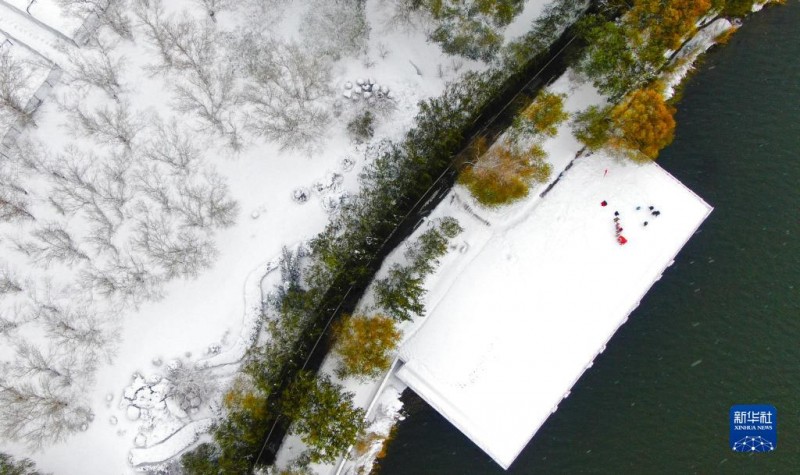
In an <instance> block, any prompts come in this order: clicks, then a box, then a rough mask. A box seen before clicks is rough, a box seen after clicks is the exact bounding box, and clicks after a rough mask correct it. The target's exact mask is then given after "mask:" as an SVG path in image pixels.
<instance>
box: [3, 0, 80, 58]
mask: <svg viewBox="0 0 800 475" xmlns="http://www.w3.org/2000/svg"><path fill="white" fill-rule="evenodd" d="M0 34H2V35H3V36H7V37H8V38H10V39H11V41H12V42H13V43H15V44H19V45H21V46H24V47H25V48H27V49H29V50H31V51H34V52H36V53H38V54H39V55H41V56H42V57H43V58H45V59H47V60H48V61H51V62H53V63H56V64H65V63H66V55H65V54H64V53H63V52H62V50H63V49H65V48H70V47H75V45H74V43H72V42H71V40H69V38H67V37H66V36H64V35H62V34H60V33H58V32H57V31H56V30H53V29H52V28H50V27H48V26H46V25H44V24H42V23H37V22H36V21H35V20H34V19H33V18H31V17H30V16H28V15H27V14H25V13H22V12H20V11H19V10H17V9H16V8H14V7H13V6H11V5H9V4H8V3H6V2H5V1H3V0H0Z"/></svg>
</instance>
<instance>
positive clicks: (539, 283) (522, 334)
mask: <svg viewBox="0 0 800 475" xmlns="http://www.w3.org/2000/svg"><path fill="white" fill-rule="evenodd" d="M606 171H607V172H606ZM603 200H605V201H607V202H608V205H607V206H605V207H602V206H601V202H602V201H603ZM637 206H639V207H640V208H641V209H640V210H638V211H637V210H636V207H637ZM649 206H654V208H655V210H658V211H660V212H661V214H660V215H659V216H657V217H656V216H653V215H652V214H650V213H651V212H650V210H649V209H648V207H649ZM614 211H619V213H620V224H621V225H622V227H623V232H622V235H623V236H625V237H626V238H627V239H628V242H627V244H625V245H620V244H618V242H617V241H616V237H615V228H614V221H613V218H614ZM710 212H711V207H710V206H709V205H708V204H706V203H705V202H704V201H703V200H702V199H700V198H699V197H698V196H697V195H695V194H694V193H693V192H692V191H691V190H689V189H688V188H686V187H685V186H683V185H682V184H681V183H680V182H678V181H677V180H676V179H675V178H673V177H672V176H671V175H670V174H668V173H667V172H666V171H664V170H663V169H662V168H660V167H659V166H657V165H655V164H652V163H651V164H647V165H637V164H633V163H630V162H628V161H625V160H618V159H613V158H609V157H606V156H603V155H600V154H595V155H593V156H590V157H585V158H581V159H578V160H577V161H576V162H575V164H574V166H573V167H572V168H571V169H570V170H568V171H567V172H566V173H565V175H564V177H563V178H562V179H561V181H560V182H558V183H557V184H556V185H555V187H554V188H553V189H552V190H551V191H550V193H549V194H548V195H546V196H545V197H544V198H543V199H542V200H541V201H540V202H539V203H538V204H537V205H536V206H534V207H532V208H531V210H530V211H529V212H528V213H527V215H525V216H524V217H523V219H521V220H519V221H516V222H515V223H512V224H509V225H507V226H506V227H505V228H503V223H497V224H496V225H495V228H494V229H493V236H492V237H491V238H490V240H489V241H488V243H487V244H486V245H485V246H484V247H483V248H481V249H477V250H476V251H475V252H477V253H478V255H476V256H472V258H473V260H472V262H470V263H469V265H468V266H467V267H466V269H465V270H464V272H463V273H462V274H461V275H459V276H457V277H456V278H455V280H454V282H453V283H452V287H451V288H450V289H449V291H448V292H447V294H446V295H445V297H444V298H443V299H442V300H441V301H440V302H439V303H438V305H436V307H435V308H431V309H429V314H428V316H427V317H426V318H427V321H425V322H424V323H423V325H422V326H421V328H420V329H419V330H418V331H417V333H416V334H414V335H413V336H412V337H410V338H409V339H408V340H407V341H406V342H405V343H404V344H403V345H402V346H401V349H400V359H401V361H402V362H403V363H404V365H403V366H402V367H401V368H400V369H399V371H398V373H397V376H398V377H399V378H400V379H401V380H402V381H404V382H405V383H406V384H408V386H409V387H410V388H411V389H413V390H414V391H415V392H416V393H417V394H419V395H420V396H421V397H422V398H423V399H425V400H426V401H427V402H428V403H429V404H430V405H431V406H433V407H434V408H436V409H437V410H438V411H439V412H440V413H441V414H442V415H443V416H444V417H446V418H447V419H448V420H449V421H451V422H452V423H453V424H454V425H455V426H456V427H458V428H459V429H460V430H461V431H462V432H464V434H466V435H467V436H468V437H469V438H470V439H472V440H473V441H474V442H475V443H476V444H477V445H478V446H480V447H481V448H482V449H483V450H484V451H485V452H486V453H487V454H489V455H490V456H491V457H492V458H493V459H494V460H495V461H496V462H497V463H498V464H500V465H501V466H502V467H504V468H508V467H509V466H510V465H511V463H512V462H513V461H514V460H515V459H516V457H517V456H518V455H519V453H520V452H521V451H522V449H523V448H524V447H525V445H527V443H528V441H530V439H531V438H532V437H533V435H534V434H535V433H536V431H537V430H538V429H539V427H541V425H542V424H543V423H544V421H545V420H546V419H547V417H548V416H549V415H550V414H551V413H552V412H554V411H555V410H556V408H557V406H558V404H559V402H560V401H561V399H562V398H563V397H565V395H567V394H568V392H569V390H570V388H571V387H572V386H573V385H574V384H575V382H576V381H577V380H578V378H580V376H581V374H582V373H583V372H584V370H585V369H586V368H587V367H589V366H591V363H592V361H593V360H594V359H595V357H596V355H597V354H598V353H599V352H601V351H603V349H605V344H606V343H607V341H608V340H609V339H610V338H611V336H612V335H613V334H614V333H615V332H616V330H617V328H619V326H620V325H622V324H623V323H624V322H625V321H626V320H627V318H628V315H629V314H630V313H631V312H632V311H633V309H635V308H636V307H637V306H638V304H639V301H640V299H641V298H642V296H643V295H644V294H645V293H646V292H647V291H648V290H649V289H650V287H651V286H652V285H653V284H654V283H655V282H656V281H657V280H658V279H659V278H660V276H661V274H662V272H663V271H664V269H665V268H666V267H667V266H669V265H670V264H671V262H672V260H673V258H674V257H675V255H676V254H677V253H678V252H679V251H680V249H681V248H682V247H683V246H684V244H685V243H686V242H687V240H688V239H689V238H690V237H691V236H692V235H693V234H694V232H695V231H696V230H697V228H698V227H699V226H700V224H701V223H702V222H703V221H704V220H705V219H706V217H707V216H708V215H709V213H710ZM645 221H647V222H648V225H647V226H644V222H645Z"/></svg>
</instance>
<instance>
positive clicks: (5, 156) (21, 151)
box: [0, 135, 46, 174]
mask: <svg viewBox="0 0 800 475" xmlns="http://www.w3.org/2000/svg"><path fill="white" fill-rule="evenodd" d="M45 158H46V154H45V153H44V151H43V147H42V144H41V143H40V142H38V141H36V140H34V139H32V138H31V137H29V136H28V135H22V136H19V137H17V138H16V140H13V141H11V143H7V144H4V145H3V147H2V149H0V169H2V170H3V171H6V172H7V171H8V170H9V169H12V170H14V172H13V173H16V174H19V173H24V172H27V171H42V170H44V169H45V167H44V164H45V163H46V160H45Z"/></svg>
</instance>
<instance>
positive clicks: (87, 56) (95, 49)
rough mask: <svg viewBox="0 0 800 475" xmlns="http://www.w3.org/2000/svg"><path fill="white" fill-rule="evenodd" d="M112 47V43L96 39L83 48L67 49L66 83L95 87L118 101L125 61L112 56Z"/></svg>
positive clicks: (82, 86)
mask: <svg viewBox="0 0 800 475" xmlns="http://www.w3.org/2000/svg"><path fill="white" fill-rule="evenodd" d="M114 47H115V45H114V44H113V43H111V42H109V41H106V40H102V39H101V38H100V37H96V38H93V39H92V41H90V42H89V44H88V45H87V47H85V48H81V49H77V48H69V49H68V50H67V54H68V58H69V65H70V69H69V71H68V74H67V80H66V83H67V84H70V85H74V86H77V87H80V88H89V87H95V88H98V89H100V90H102V91H103V92H105V93H106V94H107V95H108V96H109V97H110V98H112V99H114V100H115V101H116V100H119V96H120V94H122V92H123V91H124V87H123V86H122V78H121V76H122V72H123V65H124V64H125V61H126V60H125V57H124V56H122V55H119V56H118V55H115V54H114Z"/></svg>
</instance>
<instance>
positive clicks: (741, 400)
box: [380, 0, 800, 475]
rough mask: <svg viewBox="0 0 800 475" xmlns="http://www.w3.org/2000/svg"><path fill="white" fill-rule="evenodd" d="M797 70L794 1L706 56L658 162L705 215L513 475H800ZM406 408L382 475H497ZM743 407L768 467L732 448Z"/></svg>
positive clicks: (439, 426) (454, 433)
mask: <svg viewBox="0 0 800 475" xmlns="http://www.w3.org/2000/svg"><path fill="white" fill-rule="evenodd" d="M798 58H800V2H799V1H798V0H789V2H788V4H787V5H785V6H780V7H773V8H769V9H767V10H766V11H763V12H760V13H758V14H756V15H753V16H752V17H750V18H748V19H747V20H746V21H745V24H744V26H743V27H742V28H741V29H740V30H739V31H738V32H737V33H736V34H735V35H734V36H733V38H732V39H731V41H730V43H729V44H728V45H727V46H725V47H722V48H716V49H714V50H713V51H711V52H710V53H709V54H707V55H706V56H705V58H704V60H703V63H702V65H701V66H700V68H699V71H698V72H697V73H696V74H694V75H693V77H691V78H690V80H689V82H688V84H687V86H686V88H685V91H684V95H683V99H682V101H681V102H680V104H679V105H678V113H677V121H678V127H677V131H676V138H675V141H674V143H673V144H672V145H671V146H670V147H668V148H667V149H666V150H664V151H663V153H662V155H661V158H659V163H660V164H661V165H662V166H663V167H664V168H666V169H667V170H668V171H669V172H671V173H672V174H673V175H675V176H676V177H677V178H678V179H680V180H681V181H683V182H684V183H685V184H686V185H687V186H689V187H690V188H691V189H693V190H694V191H695V192H697V193H698V194H699V195H700V196H702V197H703V198H704V199H705V200H706V201H708V202H709V203H710V204H711V205H712V206H714V207H715V211H714V212H713V213H712V215H711V216H710V217H709V219H708V220H707V221H706V222H705V224H704V225H703V226H702V227H701V230H700V232H699V233H698V234H696V235H695V236H694V237H693V238H692V240H691V241H690V242H689V244H688V245H687V246H686V247H685V248H684V249H683V250H682V251H681V253H680V254H679V256H678V258H677V259H676V262H675V264H674V265H673V266H672V267H671V268H670V269H668V270H667V272H666V273H665V274H664V277H663V278H662V279H661V280H660V281H659V282H658V283H656V285H655V286H654V287H653V288H652V290H651V291H650V293H649V294H648V295H647V297H646V298H645V299H644V300H643V301H642V303H641V305H640V306H639V308H638V309H637V310H636V311H635V312H634V313H633V314H632V315H631V318H630V319H629V321H628V323H627V324H625V325H624V326H623V327H622V328H621V329H620V331H619V332H618V333H617V334H616V335H615V336H614V337H613V339H612V340H611V342H610V343H609V345H608V349H607V350H606V351H605V353H603V354H602V355H600V356H599V357H598V358H597V360H596V361H595V364H594V366H593V367H592V369H590V370H589V371H587V372H586V374H584V376H583V377H582V378H581V379H580V381H578V383H577V384H576V385H575V387H574V388H573V390H572V394H571V396H570V397H569V398H568V399H567V400H565V401H563V402H562V403H561V404H560V405H559V410H558V411H557V412H556V413H555V414H554V415H553V416H551V417H550V419H549V420H548V421H547V422H546V423H545V424H544V426H543V427H542V429H541V430H540V431H539V432H538V433H537V434H536V436H535V437H534V438H533V440H532V441H531V442H530V443H529V444H528V446H527V447H526V449H525V450H524V451H523V452H522V454H521V455H520V457H519V458H518V459H517V461H516V462H515V463H514V464H513V465H512V466H511V468H510V470H509V471H508V473H511V474H528V473H648V474H651V473H719V472H724V473H798V470H800V342H799V341H798V340H799V339H800V292H799V291H800V240H798V237H800V219H799V217H800V160H799V158H800V61H799V60H798ZM531 344H536V341H535V337H534V338H533V339H532V342H531ZM519 377H521V378H524V377H525V375H524V374H520V375H519ZM405 400H406V412H407V413H408V417H407V419H406V420H405V421H403V422H401V423H400V424H399V426H398V430H397V433H396V436H395V438H394V440H393V442H392V443H391V445H390V446H389V449H388V453H387V455H386V457H385V458H384V459H383V460H382V461H381V462H380V472H381V473H382V474H383V475H404V474H414V475H418V474H500V473H504V472H503V470H502V469H500V467H499V466H497V465H496V464H495V463H494V462H493V461H492V460H491V459H490V458H489V457H488V456H486V455H485V454H484V453H483V452H482V451H481V450H480V449H478V448H477V447H476V446H474V445H473V444H472V443H471V442H470V441H469V440H468V439H467V438H466V437H464V436H463V435H462V434H461V433H460V432H459V431H458V430H457V429H455V428H454V427H453V426H451V425H450V424H449V423H448V422H447V421H446V420H444V419H443V418H442V417H440V416H439V415H438V414H437V413H436V412H435V411H434V410H433V409H432V408H430V407H429V406H427V405H426V404H425V403H424V402H422V401H421V400H419V399H418V398H416V397H415V396H413V395H408V394H407V395H406V397H405ZM750 403H765V404H773V405H775V406H776V407H777V410H778V418H777V426H778V444H777V448H776V449H775V451H774V452H771V453H761V454H738V453H733V452H732V451H731V450H730V448H729V445H728V429H729V427H728V424H729V421H728V411H729V409H730V407H731V406H732V405H734V404H750Z"/></svg>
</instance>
